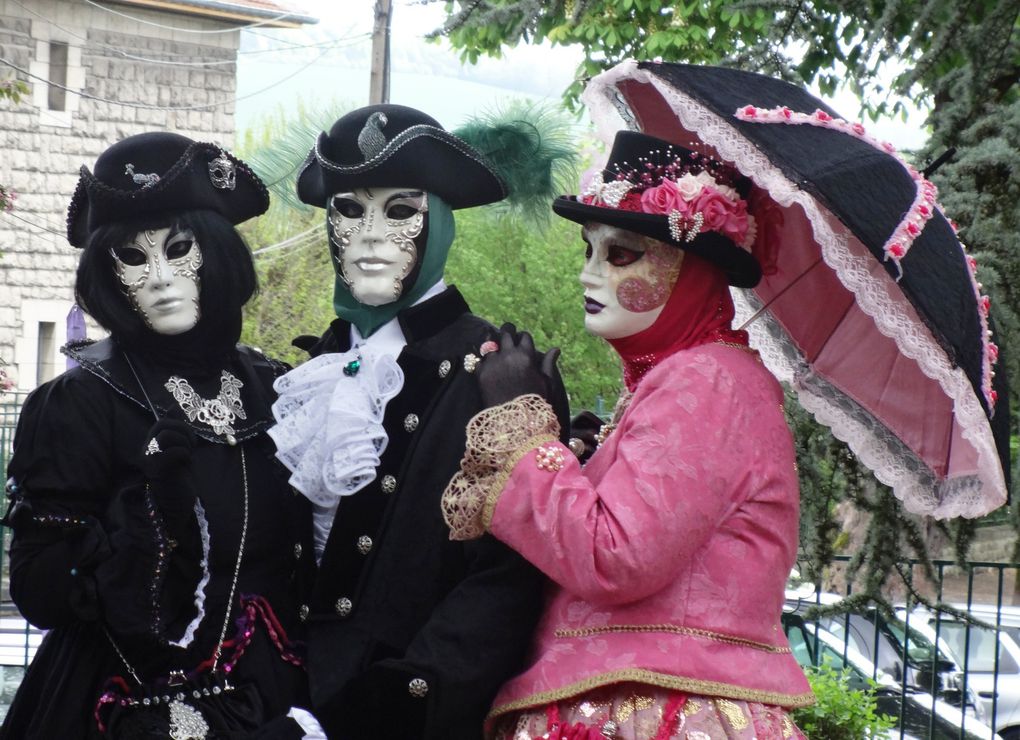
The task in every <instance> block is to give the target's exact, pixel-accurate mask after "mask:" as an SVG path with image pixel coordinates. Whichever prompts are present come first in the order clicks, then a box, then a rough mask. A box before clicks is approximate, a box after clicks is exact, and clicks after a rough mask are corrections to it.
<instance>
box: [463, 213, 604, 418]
mask: <svg viewBox="0 0 1020 740" xmlns="http://www.w3.org/2000/svg"><path fill="white" fill-rule="evenodd" d="M583 262H584V245H583V243H582V242H581V238H580V229H579V228H578V226H577V225H576V224H574V223H572V222H570V221H566V220H564V219H559V218H557V219H555V220H554V221H553V222H552V223H551V224H550V225H549V227H548V229H547V230H544V231H539V230H536V229H534V228H532V227H530V226H528V225H526V224H524V223H522V222H520V221H519V220H513V219H507V218H500V217H498V216H497V215H496V214H493V213H491V212H489V210H488V209H472V210H467V211H461V212H459V213H458V214H457V240H456V241H455V242H454V246H453V249H451V250H450V259H449V262H448V263H447V270H446V279H447V282H449V283H453V284H455V285H457V286H458V287H459V288H460V290H461V291H462V292H463V293H464V296H465V297H466V298H467V301H468V303H469V304H470V306H471V309H472V310H473V311H474V312H475V313H476V314H478V315H479V316H482V317H483V318H486V319H488V320H489V321H491V322H493V323H494V324H496V325H497V326H498V325H499V324H501V323H502V322H504V321H511V322H513V323H514V324H516V325H517V326H518V327H521V328H524V329H526V330H527V331H529V332H531V334H532V335H533V336H534V338H535V343H536V345H537V346H539V347H543V348H544V347H559V348H560V349H561V350H562V351H563V354H562V356H561V359H560V363H559V364H560V371H561V372H562V373H563V379H564V383H565V384H566V387H567V390H568V391H569V393H570V405H571V408H572V409H573V410H574V411H579V410H581V409H584V408H586V409H592V410H602V409H603V408H608V410H611V409H612V406H613V404H614V402H615V401H616V397H617V395H618V394H619V391H620V382H621V380H620V365H619V362H618V361H617V359H616V355H615V354H614V353H613V352H612V350H611V349H610V348H609V345H607V344H606V343H605V342H603V341H602V340H601V339H598V338H596V337H593V336H591V335H590V334H588V333H587V332H585V331H584V327H583V321H584V297H583V296H584V292H583V290H582V288H581V284H580V283H579V282H578V276H579V275H580V273H581V266H582V263H583Z"/></svg>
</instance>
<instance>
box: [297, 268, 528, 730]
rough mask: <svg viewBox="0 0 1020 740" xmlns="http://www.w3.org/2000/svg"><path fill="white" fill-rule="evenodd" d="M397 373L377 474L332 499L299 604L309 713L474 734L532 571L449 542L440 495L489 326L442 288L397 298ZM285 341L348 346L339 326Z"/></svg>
mask: <svg viewBox="0 0 1020 740" xmlns="http://www.w3.org/2000/svg"><path fill="white" fill-rule="evenodd" d="M398 321H399V323H400V326H401V329H402V330H403V333H404V336H405V338H406V340H407V345H406V346H405V347H404V349H403V351H402V352H401V353H400V356H399V357H398V360H397V361H398V363H399V365H400V367H401V369H402V370H403V371H404V378H405V380H404V386H403V388H402V390H401V391H400V393H399V394H398V395H397V396H396V397H394V398H393V399H392V400H391V401H390V402H389V404H388V405H387V407H386V413H385V417H384V422H383V423H384V426H385V428H386V431H387V434H388V437H389V444H388V446H387V448H386V451H385V452H384V453H383V455H382V458H381V461H380V464H379V467H378V468H377V470H376V478H375V480H374V481H373V482H372V483H371V484H369V485H368V486H366V487H365V488H363V489H362V490H361V491H359V492H357V493H356V494H354V495H352V496H347V497H344V498H343V499H342V500H341V502H340V505H339V509H338V511H337V514H336V519H335V522H334V525H333V528H332V530H331V532H330V535H329V539H328V541H327V543H326V548H325V551H324V553H323V558H322V562H321V567H320V571H319V574H318V578H317V580H316V584H315V588H314V589H313V592H312V594H311V598H310V600H309V603H308V607H309V610H308V640H309V661H308V669H309V680H310V684H311V691H312V702H313V707H314V713H315V715H316V717H317V718H318V719H319V721H320V723H322V725H323V727H324V728H325V729H326V731H327V734H328V735H329V737H330V740H367V739H368V738H375V739H380V740H387V739H389V740H419V739H420V740H432V739H435V740H440V739H442V740H477V739H478V738H481V737H482V725H483V722H484V718H485V715H486V713H487V712H488V709H489V706H490V703H491V701H492V698H493V696H494V694H495V692H496V691H497V689H498V688H499V686H500V685H501V684H502V683H503V682H504V681H505V680H506V679H507V678H509V677H510V676H511V675H513V674H514V673H515V672H516V671H517V670H518V669H519V668H520V667H521V665H522V661H523V659H524V656H525V652H526V649H527V646H528V644H529V640H530V637H531V634H532V630H533V628H534V626H535V623H536V620H537V618H538V616H539V613H540V611H541V605H542V589H543V580H542V577H541V575H540V574H539V573H538V571H536V570H535V569H534V568H532V567H531V566H530V565H529V564H528V563H527V562H526V561H525V560H524V559H523V558H521V557H520V556H519V555H517V554H516V553H515V552H513V551H512V550H510V549H509V548H507V547H506V546H505V545H503V544H502V543H500V542H498V541H497V540H496V539H494V538H493V537H491V536H489V535H485V536H483V537H482V538H481V539H478V540H475V541H472V542H453V541H451V540H450V536H449V535H450V533H449V529H448V528H447V526H446V524H445V522H444V521H443V516H442V512H441V510H440V497H441V495H442V493H443V490H444V489H445V488H446V485H447V483H448V482H449V480H450V478H451V477H452V476H453V474H454V473H455V472H456V471H457V470H458V469H459V465H460V461H461V457H462V456H463V454H464V445H465V434H466V432H465V430H466V427H467V423H468V421H469V420H470V419H471V417H472V416H474V415H475V414H476V413H477V412H478V411H479V410H481V399H480V396H479V390H478V387H477V382H476V381H475V378H474V375H473V374H471V373H470V372H468V371H467V370H466V369H465V364H464V359H465V356H466V355H469V354H475V355H477V354H478V351H479V346H480V345H481V344H482V343H483V342H484V341H485V340H487V339H489V338H490V337H492V336H493V335H494V334H495V331H494V329H493V327H492V326H491V325H490V324H488V323H487V322H485V321H483V320H482V319H479V318H478V317H476V316H473V315H471V314H470V313H469V311H468V307H467V304H466V303H465V302H464V299H463V298H462V297H461V296H460V294H459V293H458V292H457V291H456V289H454V288H449V289H448V290H446V291H445V292H444V293H442V294H440V295H438V296H436V297H434V298H432V299H430V300H428V301H425V302H424V303H421V304H419V305H417V306H414V307H412V308H409V309H406V310H404V311H402V312H401V313H400V314H399V315H398ZM304 339H305V340H309V339H310V340H311V341H305V342H302V341H301V338H299V340H296V341H295V343H296V344H298V346H304V347H305V348H306V349H308V351H309V352H310V354H312V355H313V356H316V355H319V354H322V353H326V352H340V351H345V350H347V349H348V348H349V344H350V325H349V324H348V323H347V322H346V321H342V320H337V321H335V322H333V324H332V326H331V327H330V329H329V330H328V331H327V332H326V333H325V334H324V335H323V337H322V338H321V339H319V340H318V341H315V338H314V337H311V338H304Z"/></svg>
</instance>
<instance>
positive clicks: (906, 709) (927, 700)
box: [787, 624, 1004, 740]
mask: <svg viewBox="0 0 1020 740" xmlns="http://www.w3.org/2000/svg"><path fill="white" fill-rule="evenodd" d="M804 627H805V629H806V631H807V632H806V634H807V638H806V639H807V644H806V645H804V646H802V647H803V649H804V650H806V649H807V646H808V645H810V644H811V643H812V642H813V641H814V639H815V637H816V635H817V640H818V648H819V653H820V656H819V662H823V663H829V664H830V665H832V666H833V667H835V668H849V669H850V687H851V688H854V689H865V688H868V686H869V684H868V679H869V678H871V677H872V676H874V677H875V678H874V681H875V683H876V684H877V687H876V690H875V693H876V700H877V703H878V710H879V711H880V712H883V713H885V714H889V715H891V716H893V717H894V718H895V719H896V720H897V726H896V727H895V728H894V729H892V730H890V731H889V732H888V733H887V734H886V735H885V736H884V737H885V739H886V740H922V738H927V740H959V739H960V738H963V740H1004V739H1003V738H1001V737H1000V736H999V735H997V734H996V733H995V732H994V731H993V730H992V728H990V727H989V726H988V725H986V724H984V723H983V722H981V721H980V720H978V719H977V718H976V717H974V716H973V715H972V714H970V713H969V712H968V713H967V715H966V716H964V714H963V713H962V712H961V711H960V710H959V709H958V708H956V707H954V706H952V705H951V704H947V703H946V702H944V701H942V700H941V699H938V698H936V697H933V696H932V695H931V694H928V693H925V692H923V691H908V692H907V693H905V694H904V693H903V691H902V689H901V688H900V682H899V681H896V680H894V679H893V678H892V676H890V675H889V674H888V673H886V672H885V671H883V670H881V669H879V668H876V667H875V665H874V664H873V663H872V662H871V661H870V660H868V659H867V658H865V657H864V655H863V654H862V653H861V652H860V651H859V650H857V649H856V648H855V647H853V646H852V645H848V644H846V643H845V642H844V640H843V639H841V638H839V637H836V636H835V635H833V634H832V633H830V632H829V631H828V630H826V629H823V628H821V627H818V628H816V627H815V626H814V625H812V624H806V625H804ZM787 636H788V637H790V638H791V640H790V645H791V647H792V648H793V649H794V654H795V655H796V654H797V652H798V650H797V648H798V646H797V645H795V644H794V643H795V642H797V643H799V642H800V640H797V639H796V637H795V636H794V635H791V634H790V631H789V630H788V632H787ZM901 705H902V717H903V722H902V723H903V729H902V730H900V728H899V719H900V716H901V714H900V713H901Z"/></svg>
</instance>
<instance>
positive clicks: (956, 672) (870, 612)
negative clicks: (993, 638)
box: [785, 589, 988, 722]
mask: <svg viewBox="0 0 1020 740" xmlns="http://www.w3.org/2000/svg"><path fill="white" fill-rule="evenodd" d="M840 601H842V597H840V596H839V595H838V594H832V593H826V592H820V593H807V592H806V590H804V589H801V590H797V591H792V590H787V593H786V606H785V610H786V611H788V612H793V613H796V614H800V615H801V616H804V615H805V614H807V613H808V612H809V610H810V609H811V607H813V606H815V605H819V606H831V605H832V604H837V603H839V602H840ZM809 621H815V620H809ZM817 621H818V624H819V626H821V627H822V628H824V629H825V630H827V631H828V632H830V633H831V634H833V635H835V637H836V638H837V639H839V640H842V641H845V642H846V643H847V644H848V645H850V646H851V647H854V648H856V649H857V650H858V652H860V653H861V655H863V656H864V657H865V658H867V659H868V660H869V661H870V662H871V663H873V664H876V665H877V666H878V669H879V670H881V671H884V672H885V673H886V674H888V675H889V676H891V677H892V679H893V680H894V681H896V682H897V683H898V684H899V685H901V686H902V687H903V688H905V689H907V690H913V691H923V692H927V693H935V694H936V695H937V696H938V697H939V698H940V699H942V700H945V701H946V702H947V703H949V704H953V705H955V706H960V705H961V697H963V696H966V697H967V700H966V702H965V704H966V705H967V716H969V717H977V718H978V719H980V720H981V721H983V722H988V717H986V716H985V713H984V707H983V705H982V702H981V700H980V698H979V697H978V694H977V692H976V691H975V690H974V688H973V687H970V686H968V687H967V690H966V691H963V688H964V687H963V682H962V668H961V667H960V666H959V665H958V663H957V661H956V659H955V658H954V657H953V653H952V651H951V650H950V649H949V646H948V645H947V644H946V643H945V641H943V640H938V641H936V640H934V639H932V638H931V637H930V636H929V635H927V634H926V633H923V632H922V631H920V630H917V629H915V628H914V625H913V623H911V624H910V626H909V627H908V626H907V625H905V624H903V623H902V622H900V621H899V620H897V619H886V618H885V617H884V616H882V615H881V613H879V612H878V611H877V610H876V609H874V608H873V607H869V608H865V609H862V610H861V611H858V612H851V613H849V614H843V615H836V616H830V617H822V618H820V619H819V620H817ZM936 645H937V647H936Z"/></svg>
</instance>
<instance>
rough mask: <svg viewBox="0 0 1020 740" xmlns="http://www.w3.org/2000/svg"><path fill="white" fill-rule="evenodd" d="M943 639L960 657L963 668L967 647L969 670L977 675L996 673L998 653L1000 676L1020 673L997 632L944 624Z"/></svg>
mask: <svg viewBox="0 0 1020 740" xmlns="http://www.w3.org/2000/svg"><path fill="white" fill-rule="evenodd" d="M968 632H969V633H970V642H967V633H968ZM942 637H943V639H945V641H946V642H947V643H948V644H949V646H950V648H951V649H952V650H953V652H954V653H956V655H958V656H960V657H959V658H958V662H959V663H960V667H961V668H962V667H963V653H964V646H966V647H967V656H968V658H967V669H968V670H971V671H975V672H977V673H993V672H994V671H995V654H996V652H998V654H999V673H1000V674H1005V673H1017V672H1018V671H1020V666H1017V664H1016V661H1015V660H1013V656H1012V655H1010V654H1009V651H1008V650H1007V649H1006V647H1005V646H1004V645H1003V644H1002V641H1001V640H996V638H995V630H989V629H983V628H981V627H969V628H968V626H967V625H965V624H962V623H959V622H943V623H942ZM996 648H998V650H996Z"/></svg>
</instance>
